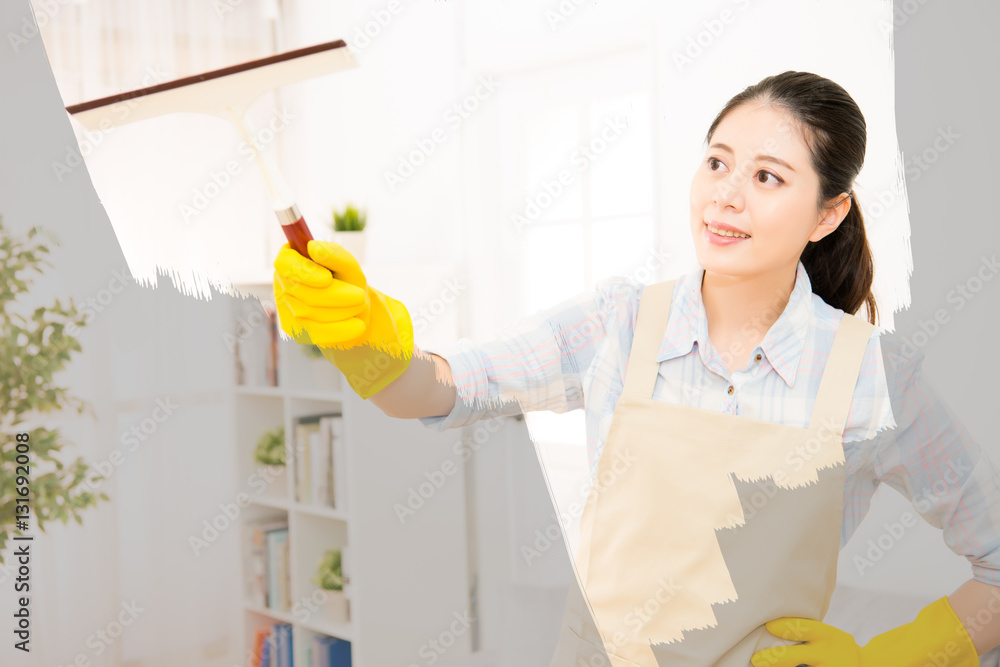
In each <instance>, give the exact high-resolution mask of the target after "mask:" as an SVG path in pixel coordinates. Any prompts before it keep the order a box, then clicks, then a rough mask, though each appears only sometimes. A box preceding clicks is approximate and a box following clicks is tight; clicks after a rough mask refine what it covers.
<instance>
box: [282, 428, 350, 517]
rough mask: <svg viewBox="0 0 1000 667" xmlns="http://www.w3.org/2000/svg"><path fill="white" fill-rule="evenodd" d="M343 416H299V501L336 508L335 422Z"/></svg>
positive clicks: (296, 437)
mask: <svg viewBox="0 0 1000 667" xmlns="http://www.w3.org/2000/svg"><path fill="white" fill-rule="evenodd" d="M339 419H340V414H339V413H325V414H318V415H307V416H304V417H299V418H298V419H296V420H295V424H294V433H295V440H294V444H295V447H294V456H295V465H294V467H293V470H294V473H295V482H294V484H295V499H296V501H297V502H300V503H302V504H304V505H314V506H318V507H334V506H335V501H334V495H333V494H334V493H335V492H334V490H333V486H334V478H333V474H334V473H333V470H332V467H333V466H334V462H333V459H334V453H333V444H332V428H333V421H332V420H339Z"/></svg>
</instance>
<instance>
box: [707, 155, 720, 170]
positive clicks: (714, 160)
mask: <svg viewBox="0 0 1000 667" xmlns="http://www.w3.org/2000/svg"><path fill="white" fill-rule="evenodd" d="M705 162H706V163H708V168H709V170H711V171H716V170H715V169H713V168H712V163H713V162H718V163H719V164H722V160H720V159H719V158H717V157H710V158H708V159H707V160H705Z"/></svg>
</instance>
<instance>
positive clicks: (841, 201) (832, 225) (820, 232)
mask: <svg viewBox="0 0 1000 667" xmlns="http://www.w3.org/2000/svg"><path fill="white" fill-rule="evenodd" d="M832 201H833V202H834V203H833V205H832V206H830V208H827V209H824V211H823V217H822V218H820V220H819V222H818V223H817V224H816V228H815V229H814V230H813V232H812V234H810V235H809V240H810V241H813V242H816V241H819V240H820V239H822V238H823V237H825V236H826V235H827V234H832V233H833V232H834V231H835V230H836V229H837V227H839V226H840V223H842V222H843V221H844V218H846V217H847V212H848V211H850V210H851V206H853V205H854V199H853V198H852V197H851V196H850V195H849V194H848V193H846V192H843V193H841V194H840V195H839V196H838V197H834V198H833V200H832Z"/></svg>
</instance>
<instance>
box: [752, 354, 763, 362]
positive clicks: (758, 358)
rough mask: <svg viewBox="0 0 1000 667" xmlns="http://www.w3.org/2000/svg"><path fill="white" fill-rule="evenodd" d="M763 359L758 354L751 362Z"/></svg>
mask: <svg viewBox="0 0 1000 667" xmlns="http://www.w3.org/2000/svg"><path fill="white" fill-rule="evenodd" d="M763 358H764V356H763V355H760V354H758V355H757V356H756V357H754V358H753V360H754V361H760V360H761V359H763Z"/></svg>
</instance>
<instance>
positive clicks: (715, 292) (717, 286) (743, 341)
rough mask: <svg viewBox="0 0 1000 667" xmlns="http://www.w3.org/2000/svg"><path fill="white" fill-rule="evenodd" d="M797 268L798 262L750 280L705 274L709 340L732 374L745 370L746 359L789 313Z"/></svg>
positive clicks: (703, 294) (751, 277) (704, 287)
mask: <svg viewBox="0 0 1000 667" xmlns="http://www.w3.org/2000/svg"><path fill="white" fill-rule="evenodd" d="M797 268H798V262H796V263H795V264H794V265H791V266H790V267H784V268H781V269H777V270H775V271H771V272H768V273H762V274H758V275H755V276H749V277H732V276H725V275H721V274H718V273H711V272H709V271H705V273H704V275H703V277H702V284H701V298H702V301H703V302H704V304H705V317H706V318H707V320H708V336H709V338H710V339H711V340H712V345H714V346H715V348H716V350H718V352H719V353H720V354H721V355H722V357H723V360H724V361H725V363H726V366H727V368H728V370H729V371H730V372H732V371H733V370H734V369H735V368H743V367H744V366H745V361H746V356H747V355H749V353H750V351H752V350H753V349H754V348H755V347H757V345H758V344H760V342H761V341H762V340H763V339H764V336H765V335H766V334H767V331H768V329H770V328H771V325H773V324H774V323H775V322H776V321H777V320H778V318H779V317H780V316H781V313H782V312H783V311H784V310H785V306H786V305H788V300H789V298H790V297H791V295H792V290H793V289H794V287H795V272H796V269H797ZM727 352H728V354H726V353H727Z"/></svg>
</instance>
